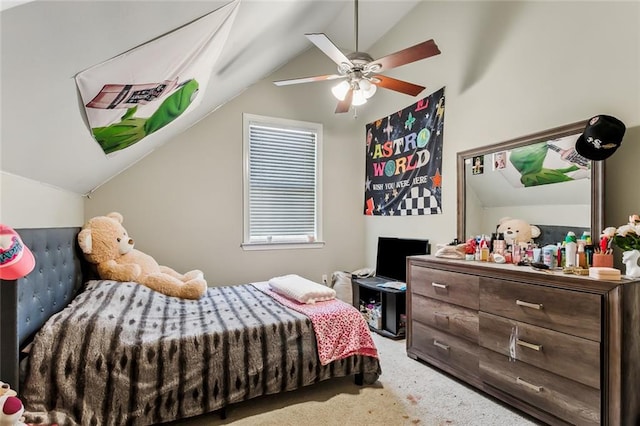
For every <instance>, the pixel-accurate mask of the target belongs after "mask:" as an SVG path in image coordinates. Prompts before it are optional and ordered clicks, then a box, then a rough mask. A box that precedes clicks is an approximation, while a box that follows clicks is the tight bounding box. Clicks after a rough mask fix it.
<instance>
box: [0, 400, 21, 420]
mask: <svg viewBox="0 0 640 426" xmlns="http://www.w3.org/2000/svg"><path fill="white" fill-rule="evenodd" d="M20 410H22V401H20V399H19V398H16V397H15V396H9V397H7V400H6V401H5V402H4V405H3V406H2V412H3V413H4V414H6V415H7V416H12V415H14V414H16V413H18V412H20Z"/></svg>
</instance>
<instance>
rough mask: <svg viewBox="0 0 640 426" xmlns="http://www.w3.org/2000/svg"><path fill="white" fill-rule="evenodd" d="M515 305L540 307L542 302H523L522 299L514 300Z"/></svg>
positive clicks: (532, 307)
mask: <svg viewBox="0 0 640 426" xmlns="http://www.w3.org/2000/svg"><path fill="white" fill-rule="evenodd" d="M516 305H518V306H524V307H525V308H531V309H538V310H540V309H542V303H529V302H525V301H524V300H516Z"/></svg>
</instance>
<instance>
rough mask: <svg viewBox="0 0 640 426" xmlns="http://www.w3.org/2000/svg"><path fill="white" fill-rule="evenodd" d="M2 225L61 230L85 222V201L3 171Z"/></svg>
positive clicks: (0, 187)
mask: <svg viewBox="0 0 640 426" xmlns="http://www.w3.org/2000/svg"><path fill="white" fill-rule="evenodd" d="M0 223H3V224H5V225H9V226H11V227H12V228H46V227H52V228H58V227H66V226H81V225H82V224H83V223H84V198H83V197H82V196H81V195H78V194H74V193H72V192H69V191H66V190H64V189H60V188H56V187H54V186H51V185H47V184H44V183H40V182H36V181H34V180H31V179H26V178H23V177H21V176H16V175H12V174H10V173H6V172H0Z"/></svg>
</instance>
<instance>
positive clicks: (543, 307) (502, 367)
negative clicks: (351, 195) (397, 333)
mask: <svg viewBox="0 0 640 426" xmlns="http://www.w3.org/2000/svg"><path fill="white" fill-rule="evenodd" d="M407 270H408V276H407V354H408V355H409V356H410V357H412V358H414V359H420V360H422V361H425V362H427V363H429V364H431V365H433V366H435V367H438V368H440V369H442V370H444V371H446V372H447V373H450V374H452V375H453V376H455V377H457V378H459V379H462V380H464V381H466V382H467V383H469V384H471V385H473V386H475V387H477V388H478V389H480V390H482V391H484V392H486V393H487V394H490V395H492V396H494V397H497V398H498V399H500V400H502V401H504V402H506V403H508V404H510V405H512V406H514V407H516V408H518V409H520V410H522V411H524V412H526V413H528V414H530V415H532V416H534V417H536V418H538V419H540V420H542V421H544V422H546V423H548V424H559V425H560V424H575V425H589V424H594V425H595V424H603V425H615V426H617V425H625V426H626V425H638V424H640V281H602V280H595V279H591V278H589V277H582V276H576V275H566V274H562V273H561V272H548V271H547V272H543V271H534V270H533V269H530V268H524V267H518V266H515V265H497V264H492V263H487V262H468V261H458V260H449V259H442V258H436V257H434V256H411V257H409V258H407Z"/></svg>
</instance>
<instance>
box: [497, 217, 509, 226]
mask: <svg viewBox="0 0 640 426" xmlns="http://www.w3.org/2000/svg"><path fill="white" fill-rule="evenodd" d="M508 220H511V218H510V217H509V216H505V217H503V218H502V219H500V220H499V221H498V225H502V224H503V223H505V222H506V221H508Z"/></svg>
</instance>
